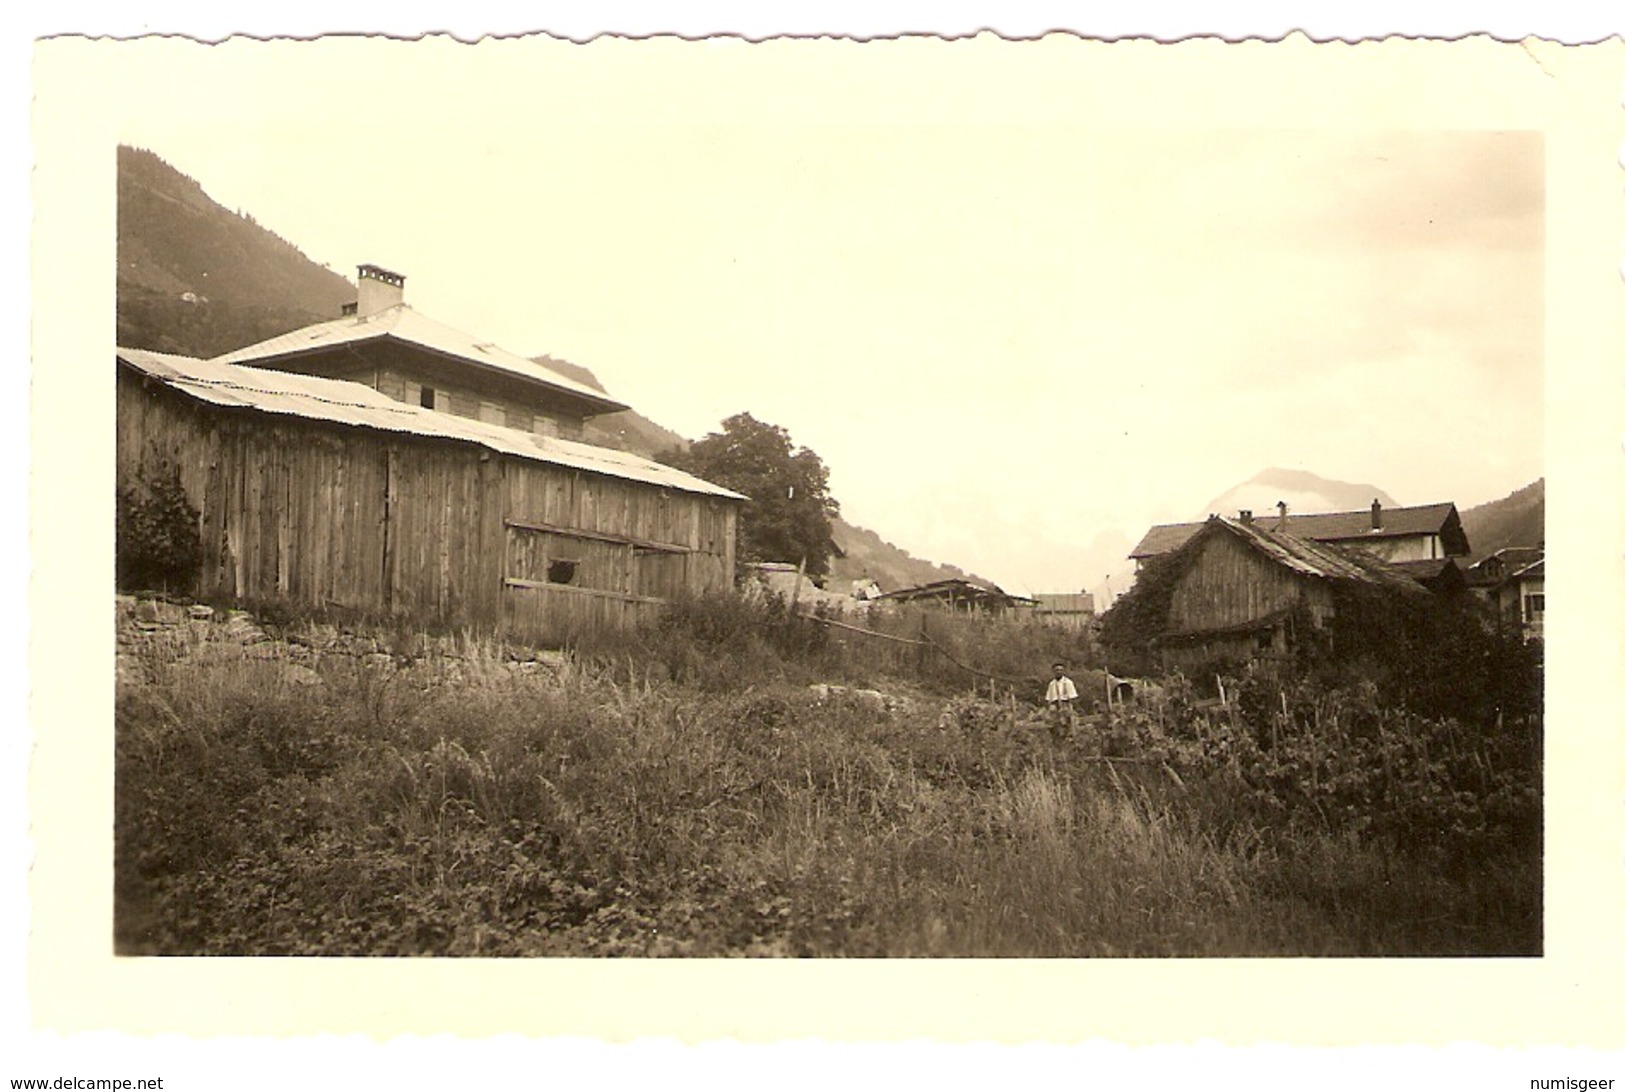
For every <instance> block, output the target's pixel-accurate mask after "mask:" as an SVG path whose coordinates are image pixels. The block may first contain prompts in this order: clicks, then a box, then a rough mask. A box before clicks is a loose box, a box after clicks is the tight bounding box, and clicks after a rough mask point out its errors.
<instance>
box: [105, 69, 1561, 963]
mask: <svg viewBox="0 0 1625 1092" xmlns="http://www.w3.org/2000/svg"><path fill="white" fill-rule="evenodd" d="M970 45H971V43H968V42H967V43H947V42H944V43H940V48H939V49H937V50H935V51H934V52H932V53H930V54H929V55H927V56H925V57H924V58H923V61H922V63H919V64H915V65H913V66H911V67H910V68H909V69H907V72H908V78H907V79H903V78H900V77H899V74H900V72H902V71H903V70H902V69H901V68H900V67H899V66H898V65H896V64H895V63H894V61H895V56H896V51H897V50H900V49H902V48H903V45H902V44H901V43H869V44H863V43H851V42H848V43H838V42H825V43H817V42H792V41H783V42H774V43H765V44H762V45H759V46H748V45H746V44H744V43H740V42H728V41H702V42H681V41H670V40H668V41H663V42H662V41H632V40H628V41H618V42H609V43H599V44H598V45H595V46H594V47H593V48H590V49H584V48H582V47H580V46H576V45H574V44H571V43H568V42H558V41H554V40H549V39H540V38H533V39H524V40H515V41H506V42H494V43H493V42H487V43H484V44H483V45H482V46H481V47H480V48H479V49H477V50H476V49H473V48H470V47H468V46H466V45H462V44H459V43H456V42H450V41H443V40H442V41H433V40H429V41H419V42H362V41H360V40H357V39H345V38H334V39H317V40H313V41H309V42H300V43H288V42H283V43H264V42H253V41H240V40H234V41H231V42H228V43H225V44H223V45H217V46H205V45H201V44H195V43H186V42H175V43H170V44H169V46H168V47H167V48H166V49H165V50H164V52H163V70H162V78H161V79H157V78H155V79H154V80H152V81H151V82H149V83H134V84H132V85H130V86H129V87H128V88H127V89H126V93H127V95H128V96H130V98H131V100H132V101H131V102H129V103H126V104H125V106H124V108H123V113H122V114H121V117H122V118H123V119H124V120H123V121H122V122H121V127H120V131H119V132H118V133H117V135H116V140H115V141H114V142H113V143H112V144H111V145H110V146H109V147H107V148H106V150H105V152H106V156H107V159H108V162H109V163H110V164H111V163H115V162H116V169H115V170H111V171H109V172H108V176H107V183H108V184H110V185H116V233H117V242H116V261H117V272H116V347H115V349H114V353H113V356H114V364H115V372H116V400H115V407H116V483H115V486H116V492H115V494H110V495H109V496H107V498H106V501H107V503H108V504H109V505H110V506H113V507H114V517H113V523H114V527H115V534H116V558H115V560H116V565H115V569H116V574H115V584H116V586H115V587H114V588H111V589H108V590H109V591H110V592H111V594H112V596H113V603H114V615H115V619H116V656H115V663H114V672H115V680H114V687H113V703H114V704H113V713H112V717H113V725H114V732H113V747H114V757H113V795H114V800H113V923H112V924H113V930H112V936H111V944H112V947H113V950H114V951H115V952H116V953H117V954H118V955H120V956H130V957H140V956H177V955H185V956H211V955H220V956H479V957H531V956H545V957H580V956H609V957H731V956H764V957H815V958H824V957H865V958H874V957H886V958H891V957H959V958H964V957H1029V958H1030V957H1044V958H1049V957H1064V958H1090V957H1135V958H1144V957H1288V956H1290V957H1348V956H1362V957H1418V956H1425V957H1439V956H1479V957H1494V956H1522V957H1529V956H1540V955H1542V954H1543V951H1544V943H1545V939H1544V938H1545V933H1544V931H1543V892H1544V887H1543V864H1544V845H1545V843H1544V837H1543V826H1544V824H1543V816H1544V809H1545V793H1544V789H1543V786H1544V781H1545V777H1544V762H1545V717H1544V708H1545V706H1544V682H1543V677H1544V669H1545V662H1544V661H1545V657H1544V647H1545V632H1544V620H1545V590H1544V580H1545V547H1546V530H1545V474H1546V467H1545V459H1544V446H1543V445H1544V440H1545V429H1544V419H1545V418H1544V408H1545V388H1544V385H1543V383H1544V377H1545V373H1546V360H1545V336H1546V330H1545V325H1544V316H1545V310H1546V304H1547V298H1546V297H1547V293H1546V287H1545V285H1546V268H1547V266H1546V258H1547V234H1546V223H1547V214H1548V206H1549V202H1550V192H1549V187H1548V181H1547V173H1546V162H1547V161H1546V153H1547V145H1546V139H1545V137H1544V135H1543V134H1542V132H1540V131H1538V130H1530V129H1519V128H1511V127H1503V128H1466V127H1463V128H1448V127H1432V126H1427V125H1423V126H1418V125H1416V124H1415V123H1414V119H1410V118H1402V117H1398V116H1396V115H1395V114H1393V113H1392V112H1390V111H1386V110H1381V109H1376V108H1374V107H1372V106H1370V105H1369V104H1365V103H1363V102H1362V100H1361V99H1360V98H1359V97H1358V96H1351V97H1350V99H1349V100H1348V102H1347V109H1346V112H1345V113H1343V114H1341V115H1337V114H1330V115H1328V116H1326V117H1324V118H1323V120H1321V121H1320V122H1318V123H1316V124H1305V123H1301V122H1285V121H1282V120H1280V119H1279V118H1276V117H1267V118H1266V117H1259V116H1250V115H1248V114H1246V113H1243V112H1238V113H1235V114H1234V115H1232V116H1230V117H1229V118H1228V120H1227V121H1226V122H1225V123H1224V124H1213V123H1211V121H1208V120H1202V121H1200V122H1198V121H1192V122H1190V123H1187V124H1161V125H1147V124H1133V123H1126V122H1124V121H1123V120H1122V119H1121V118H1118V117H1115V116H1114V115H1113V113H1112V112H1111V110H1110V109H1109V108H1107V100H1105V99H1103V98H1102V97H1101V96H1099V95H1097V94H1093V93H1089V94H1086V93H1085V86H1084V84H1082V83H1080V82H1078V81H1080V80H1082V79H1084V73H1086V66H1080V65H1079V64H1077V63H1075V62H1074V61H1072V60H1070V59H1069V57H1068V55H1067V53H1066V51H1065V48H1064V45H1059V44H1056V43H1052V42H1050V41H1048V40H1043V41H1036V42H1028V43H1010V44H1009V45H1008V47H1007V48H1008V49H1009V50H1010V51H1015V52H1018V53H1020V54H1021V58H1020V63H1018V64H1016V65H1014V66H1012V65H1009V64H1002V63H1001V64H1000V65H997V66H993V65H989V64H988V63H986V61H985V57H986V54H985V53H984V52H982V51H978V50H973V49H971V48H970ZM1310 48H1320V47H1310ZM1325 48H1327V49H1334V48H1335V47H1325ZM1504 48H1505V49H1506V50H1507V51H1509V52H1511V53H1516V51H1517V47H1516V46H1511V45H1508V46H1505V47H1504ZM1336 56H1337V58H1339V63H1340V64H1349V63H1352V62H1349V61H1348V59H1347V58H1346V57H1345V56H1344V54H1337V55H1336ZM1498 56H1499V55H1498ZM1177 60H1178V58H1177V55H1174V56H1169V57H1165V58H1161V59H1155V60H1149V61H1148V63H1147V65H1146V66H1145V69H1144V76H1145V81H1146V82H1145V85H1144V86H1141V87H1137V88H1134V89H1133V91H1134V93H1136V94H1142V95H1145V94H1151V93H1153V91H1152V88H1153V86H1154V82H1155V80H1156V78H1157V76H1158V72H1159V66H1166V65H1172V64H1176V63H1177ZM1519 63H1520V64H1521V63H1525V62H1519ZM155 71H156V70H155ZM1352 71H1353V73H1354V78H1355V86H1359V84H1358V77H1359V76H1360V73H1361V71H1362V70H1359V69H1357V68H1356V69H1353V70H1352ZM1384 71H1385V70H1383V69H1381V68H1378V67H1376V66H1372V67H1371V68H1370V70H1369V73H1368V75H1369V79H1370V80H1371V81H1372V86H1373V87H1376V86H1378V85H1380V83H1381V81H1382V80H1383V79H1384ZM1343 75H1344V76H1345V77H1347V76H1348V75H1349V72H1348V71H1344V72H1343ZM1282 93H1283V94H1285V93H1290V92H1289V91H1287V90H1286V88H1285V86H1284V85H1283V89H1282ZM91 381H95V382H100V380H89V379H87V382H91Z"/></svg>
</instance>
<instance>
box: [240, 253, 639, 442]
mask: <svg viewBox="0 0 1625 1092" xmlns="http://www.w3.org/2000/svg"><path fill="white" fill-rule="evenodd" d="M356 285H357V297H356V302H355V303H354V304H349V305H346V307H345V313H344V315H342V316H340V317H337V318H334V319H333V320H331V321H329V322H321V323H317V324H316V325H314V326H306V327H303V328H301V329H298V330H294V331H292V332H291V333H286V334H281V335H279V336H277V337H273V338H270V339H268V340H266V341H262V342H259V343H258V344H256V345H249V346H247V347H246V348H242V349H238V350H235V351H234V352H230V353H225V354H223V355H221V356H218V357H215V358H214V361H215V362H216V363H219V364H241V365H246V366H250V367H255V368H270V369H275V370H277V371H284V372H298V373H300V374H302V375H314V376H322V377H324V378H327V379H345V380H349V381H351V382H354V383H362V384H365V385H366V386H368V387H371V388H373V389H374V390H376V391H379V392H381V393H383V394H386V395H388V396H389V397H390V398H393V399H394V400H395V401H397V402H406V403H408V404H410V405H414V406H421V407H423V408H425V409H432V410H437V411H439V412H441V413H450V414H455V415H457V416H459V417H472V418H475V419H477V420H480V421H484V422H485V423H486V424H491V425H503V426H506V427H507V428H510V429H517V430H519V431H521V432H534V433H536V434H537V435H539V436H558V437H562V438H564V439H569V440H579V439H581V438H582V429H583V425H584V424H585V422H586V421H587V419H588V418H591V417H594V416H597V415H599V414H603V413H613V412H615V411H617V410H624V409H626V408H627V406H626V405H625V403H622V402H617V401H616V400H614V399H613V398H610V397H608V396H607V395H605V394H604V393H603V392H602V391H599V390H596V389H594V388H593V387H590V386H588V385H587V384H585V383H581V382H578V381H577V380H575V379H572V378H570V377H568V376H566V375H563V374H561V373H560V372H558V371H556V370H554V369H552V368H549V367H547V366H546V365H544V364H540V363H537V362H536V361H533V360H527V359H525V358H524V357H522V356H518V355H516V354H514V353H511V352H508V351H507V350H505V349H503V348H501V347H500V346H497V345H494V344H492V343H491V342H489V341H484V340H482V339H480V338H477V337H474V336H473V335H471V334H466V333H463V332H462V331H461V330H456V329H453V328H452V327H450V326H446V325H444V324H443V323H439V322H436V321H435V320H433V319H431V318H428V317H427V316H425V315H422V314H419V313H418V312H417V311H416V310H414V309H413V308H412V307H411V305H410V304H408V303H406V302H405V290H406V278H405V277H404V276H402V275H401V274H399V273H395V272H391V271H390V270H387V269H384V268H381V267H380V266H376V265H362V266H359V267H358V268H357V271H356Z"/></svg>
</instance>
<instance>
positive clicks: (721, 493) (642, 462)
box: [117, 349, 745, 500]
mask: <svg viewBox="0 0 1625 1092" xmlns="http://www.w3.org/2000/svg"><path fill="white" fill-rule="evenodd" d="M117 358H118V360H119V362H120V363H121V364H123V365H125V366H127V367H130V368H133V369H135V370H136V371H138V372H140V373H141V374H143V375H145V376H148V377H150V378H152V379H154V380H157V381H159V382H161V383H163V384H165V385H166V386H169V387H171V388H173V389H175V390H178V391H181V392H183V393H185V394H186V395H188V396H189V397H191V398H194V399H196V400H197V401H200V402H208V403H210V404H212V405H216V406H224V407H230V408H239V409H250V410H255V411H258V412H261V413H273V414H278V415H282V416H288V417H300V418H304V419H306V420H312V421H325V422H330V423H334V424H340V425H349V426H353V427H358V428H371V429H379V430H382V431H385V432H398V433H405V434H408V435H412V436H423V437H428V438H431V439H439V440H458V441H462V442H464V443H471V444H478V445H479V446H480V447H483V448H486V449H488V450H491V451H496V452H500V453H501V454H503V455H511V456H513V457H515V458H519V459H526V460H529V461H531V462H538V463H548V464H551V465H553V466H563V467H569V468H570V469H573V470H582V471H586V472H589V473H593V474H603V475H605V476H607V477H612V478H623V479H625V480H628V481H635V482H642V483H644V484H647V485H655V486H660V487H662V488H665V489H675V490H679V491H681V492H685V493H699V494H705V495H707V496H714V497H729V498H732V499H735V500H744V499H745V497H744V496H743V495H742V494H740V493H735V492H734V491H733V490H731V489H724V488H723V487H722V486H720V485H713V484H711V483H710V482H708V481H704V480H702V479H700V478H696V477H695V476H694V475H692V474H686V473H684V472H683V471H681V470H677V469H675V468H673V467H669V466H665V465H663V464H661V463H657V462H655V461H653V460H652V459H645V458H643V457H642V456H641V455H634V454H632V453H631V452H629V451H616V450H614V449H613V448H607V447H596V446H594V445H592V444H583V443H577V442H575V441H573V440H561V439H558V438H557V437H553V436H537V435H535V434H534V433H530V432H523V431H520V430H519V429H511V428H504V427H503V426H501V425H492V424H487V423H486V422H484V421H477V420H474V419H472V418H468V417H455V416H453V415H451V414H449V413H440V412H437V411H435V410H431V409H424V408H422V407H420V406H413V405H409V404H407V403H405V402H397V401H395V400H394V399H393V398H391V397H389V396H388V395H386V394H380V393H379V392H378V391H375V390H373V389H372V388H371V387H368V386H365V385H363V384H361V383H351V382H347V381H345V380H342V379H324V378H321V377H319V376H311V375H298V374H295V373H293V372H279V371H273V370H271V369H268V368H249V367H243V366H241V365H237V364H226V363H222V362H220V361H219V360H218V359H216V360H198V359H196V358H194V357H188V356H174V355H171V354H168V353H154V352H149V351H147V350H145V349H119V350H117Z"/></svg>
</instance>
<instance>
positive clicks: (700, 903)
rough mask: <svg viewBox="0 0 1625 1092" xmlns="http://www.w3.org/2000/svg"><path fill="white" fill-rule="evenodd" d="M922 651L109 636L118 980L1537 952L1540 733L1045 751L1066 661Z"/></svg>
mask: <svg viewBox="0 0 1625 1092" xmlns="http://www.w3.org/2000/svg"><path fill="white" fill-rule="evenodd" d="M923 626H924V632H923V635H922V629H921V627H922V622H921V616H899V617H896V618H892V619H890V620H889V621H887V622H886V623H885V628H888V630H889V631H891V632H892V633H893V635H894V636H897V637H902V638H906V639H907V640H909V641H921V640H924V641H926V642H927V643H925V644H910V643H904V642H903V641H902V640H895V641H888V640H885V639H882V638H871V637H863V636H861V635H857V634H853V633H851V632H850V631H847V630H843V629H840V628H838V627H833V626H828V625H820V624H818V623H816V622H807V621H801V620H796V619H792V618H790V617H789V616H788V613H787V611H786V609H785V605H784V604H782V603H778V602H775V601H773V600H771V599H755V600H752V599H746V598H743V597H739V596H722V597H716V598H712V599H707V600H696V601H692V602H687V603H681V604H677V605H676V606H675V607H674V608H673V609H672V610H671V611H670V612H668V613H667V615H666V616H665V617H664V619H663V620H662V621H661V623H660V624H659V626H658V627H655V628H652V629H649V630H647V631H644V632H642V633H639V634H634V635H629V636H628V637H627V638H625V639H624V640H620V641H608V640H606V641H604V642H602V643H600V644H599V645H597V646H594V647H580V648H577V649H575V650H574V651H573V652H572V653H571V654H569V655H567V656H565V657H561V658H558V659H557V660H555V661H554V662H552V663H550V664H537V663H533V662H528V661H516V660H514V659H512V658H511V654H512V650H507V649H504V648H503V647H502V646H500V645H498V644H496V643H495V642H491V641H488V640H473V639H469V638H466V637H462V638H455V639H451V640H442V641H438V642H436V641H431V640H429V639H427V638H425V637H423V636H422V635H419V634H414V633H408V632H399V633H391V632H388V631H367V632H366V633H365V634H362V635H360V636H357V637H356V638H354V639H353V640H355V641H364V642H366V643H367V645H368V647H372V648H374V651H372V652H370V653H363V654H356V653H355V651H354V650H353V649H351V650H349V651H344V652H338V651H334V652H330V653H323V652H322V651H320V645H321V641H320V640H317V639H315V638H314V637H313V636H312V634H313V633H315V632H317V631H316V630H313V629H312V628H311V627H310V625H309V624H308V623H299V624H295V625H291V626H290V627H289V628H288V629H287V630H286V631H285V632H283V633H282V634H281V635H280V636H281V637H282V638H288V640H273V641H270V642H267V643H264V644H260V645H250V646H243V645H235V644H232V643H230V642H226V641H222V640H220V639H218V635H217V633H218V631H219V630H221V629H222V628H227V627H222V626H221V623H220V622H219V621H197V622H192V623H188V624H186V625H182V626H179V627H176V628H175V629H174V630H173V631H168V632H163V633H157V634H148V635H147V636H145V637H143V638H141V639H135V638H133V637H132V639H130V640H128V641H127V642H126V648H125V657H124V658H125V660H126V661H127V662H126V664H125V669H124V670H123V671H122V672H121V675H122V681H121V684H120V686H119V690H118V701H117V712H116V725H117V764H116V771H117V773H116V776H117V829H116V839H115V862H116V888H117V890H116V908H117V918H116V926H117V929H116V931H117V942H118V946H119V948H120V950H121V951H124V952H130V953H137V952H165V953H222V954H226V953H238V954H247V953H265V954H310V953H327V954H458V955H587V954H597V955H686V956H712V955H797V956H808V955H811V956H832V955H833V956H839V955H845V956H933V955H951V956H998V955H1008V956H1107V955H1131V956H1162V955H1184V956H1212V955H1287V954H1301V955H1312V954H1341V955H1372V954H1414V955H1444V954H1492V953H1537V952H1539V950H1540V943H1541V940H1540V853H1539V842H1540V837H1539V836H1540V823H1539V816H1540V807H1539V789H1540V766H1539V754H1540V747H1539V737H1538V731H1537V728H1536V727H1535V724H1536V722H1534V721H1533V720H1527V719H1521V718H1503V719H1502V721H1501V722H1500V724H1499V726H1497V725H1495V724H1494V723H1493V722H1492V723H1491V724H1490V725H1488V726H1486V725H1483V724H1468V723H1466V722H1463V721H1460V720H1453V719H1430V718H1426V717H1423V716H1421V715H1419V714H1417V713H1414V712H1406V711H1403V710H1400V709H1397V708H1394V707H1391V706H1388V705H1385V704H1383V703H1382V702H1381V701H1380V700H1379V699H1378V697H1377V694H1376V692H1375V690H1374V689H1373V688H1372V687H1370V686H1365V687H1360V686H1353V687H1333V688H1328V687H1324V686H1320V685H1316V684H1310V683H1300V684H1293V685H1290V686H1287V687H1284V688H1283V687H1281V686H1280V685H1279V684H1276V683H1272V682H1269V681H1268V680H1264V679H1260V678H1254V677H1247V676H1237V677H1234V678H1231V679H1229V680H1227V683H1228V685H1227V693H1226V701H1225V703H1224V704H1222V705H1220V704H1218V703H1216V702H1212V701H1208V700H1204V699H1201V698H1199V697H1198V696H1197V695H1196V694H1195V692H1194V691H1193V690H1192V689H1191V688H1190V687H1188V686H1186V685H1184V684H1183V683H1182V682H1179V681H1177V680H1175V681H1171V682H1169V683H1168V684H1166V685H1165V686H1164V687H1162V688H1161V689H1160V691H1154V692H1152V693H1150V694H1149V695H1148V696H1145V697H1143V698H1142V699H1141V700H1140V701H1139V702H1137V703H1135V704H1134V705H1132V706H1129V707H1120V708H1117V709H1114V710H1112V711H1110V712H1109V713H1108V712H1106V711H1104V710H1101V709H1099V708H1096V709H1094V710H1092V711H1091V714H1090V716H1088V717H1086V718H1085V721H1084V723H1082V724H1080V726H1079V728H1078V730H1077V731H1076V733H1075V734H1074V736H1073V738H1071V739H1070V740H1068V741H1066V742H1064V743H1060V744H1057V743H1055V742H1053V741H1051V740H1050V739H1049V737H1048V734H1047V733H1046V732H1045V731H1044V730H1043V727H1042V722H1041V721H1040V720H1038V719H1036V717H1035V713H1036V710H1035V709H1034V708H1033V703H1034V701H1035V700H1036V699H1037V698H1038V697H1039V696H1040V694H1041V690H1040V681H1039V677H1040V676H1041V675H1042V674H1043V673H1045V672H1046V670H1047V666H1048V664H1049V663H1050V662H1053V660H1054V659H1057V658H1067V659H1068V660H1069V662H1073V663H1076V662H1077V658H1078V657H1080V656H1082V655H1085V654H1086V648H1085V647H1084V646H1080V645H1079V644H1078V643H1077V639H1076V638H1074V637H1071V636H1069V635H1066V634H1064V633H1061V632H1059V631H1052V630H1044V629H1040V628H1038V627H1032V626H1017V625H1013V624H1002V623H998V622H989V621H976V622H972V621H966V620H961V621H960V623H959V624H957V625H954V624H950V621H949V620H948V619H947V618H945V617H944V616H941V615H936V616H929V617H928V620H927V621H925V622H924V623H923ZM882 646H884V647H885V648H886V649H887V651H884V652H882V651H879V650H880V648H881V647H882ZM448 651H449V652H450V653H451V654H449V655H448V654H446V653H447V652H448ZM955 661H960V662H963V663H967V664H972V665H975V666H976V667H977V668H979V669H981V670H984V671H987V672H990V673H991V672H1001V678H998V679H990V678H988V677H986V676H982V677H977V676H975V675H973V674H971V673H969V672H967V671H965V670H964V669H963V668H962V667H960V666H958V663H956V662H955ZM1003 672H1008V674H1002V673H1003ZM1074 676H1075V677H1076V678H1077V679H1078V683H1079V688H1080V691H1082V692H1083V693H1084V694H1085V695H1086V698H1088V697H1089V696H1091V695H1095V694H1100V693H1103V691H1104V687H1103V676H1101V675H1100V674H1099V673H1098V672H1094V671H1091V670H1090V669H1088V668H1079V669H1077V670H1075V671H1074ZM815 683H820V684H821V683H841V684H845V686H846V688H844V689H843V688H842V687H834V688H828V687H825V688H810V686H809V684H815ZM866 686H869V687H873V688H874V691H878V692H874V691H865V690H862V689H860V688H863V687H866Z"/></svg>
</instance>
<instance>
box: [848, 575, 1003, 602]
mask: <svg viewBox="0 0 1625 1092" xmlns="http://www.w3.org/2000/svg"><path fill="white" fill-rule="evenodd" d="M880 598H881V599H895V600H897V601H899V602H908V601H910V600H914V599H949V598H962V599H968V600H971V601H973V602H976V601H990V602H999V603H1003V604H1005V605H1010V604H1013V603H1030V602H1032V600H1030V599H1025V598H1023V597H1022V596H1019V595H1011V594H1010V593H1009V592H1007V591H1005V590H1004V589H1003V588H1001V587H999V586H998V585H997V584H986V585H984V584H977V583H975V582H973V581H970V580H961V579H952V580H933V581H932V582H931V583H929V584H919V585H916V586H915V587H912V588H898V589H897V590H896V591H890V592H886V593H885V594H884V595H882V596H880Z"/></svg>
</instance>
